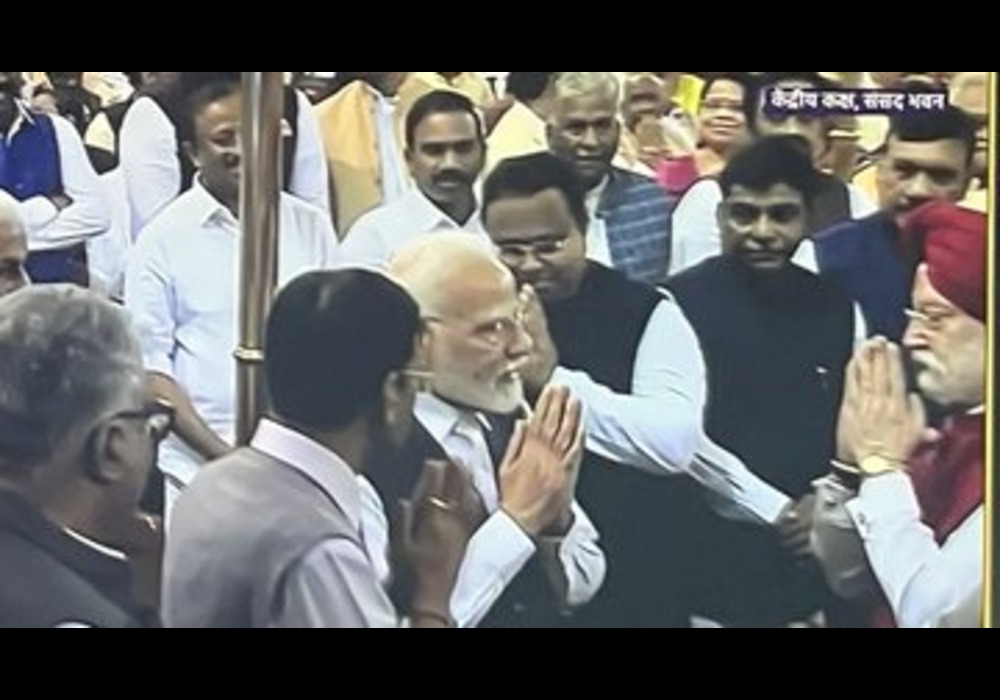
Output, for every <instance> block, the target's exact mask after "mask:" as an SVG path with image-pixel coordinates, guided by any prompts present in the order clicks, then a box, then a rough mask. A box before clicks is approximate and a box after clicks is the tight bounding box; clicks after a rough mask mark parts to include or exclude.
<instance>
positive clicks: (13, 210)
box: [0, 190, 25, 235]
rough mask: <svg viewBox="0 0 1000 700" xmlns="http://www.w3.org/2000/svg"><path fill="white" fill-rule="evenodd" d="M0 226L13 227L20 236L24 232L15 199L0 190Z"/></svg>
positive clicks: (19, 210)
mask: <svg viewBox="0 0 1000 700" xmlns="http://www.w3.org/2000/svg"><path fill="white" fill-rule="evenodd" d="M0 224H8V225H9V226H13V227H14V228H15V229H16V230H17V231H19V232H20V233H21V234H22V235H23V234H24V232H25V227H24V219H23V218H21V207H20V205H19V204H18V201H17V200H16V199H14V198H13V197H12V196H11V195H9V194H7V192H5V191H4V190H0Z"/></svg>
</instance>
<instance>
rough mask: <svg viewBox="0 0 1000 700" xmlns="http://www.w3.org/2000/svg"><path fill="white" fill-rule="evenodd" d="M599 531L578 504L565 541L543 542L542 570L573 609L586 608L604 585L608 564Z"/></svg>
mask: <svg viewBox="0 0 1000 700" xmlns="http://www.w3.org/2000/svg"><path fill="white" fill-rule="evenodd" d="M599 539H600V536H599V535H598V533H597V528H596V527H594V524H593V523H592V522H591V520H590V518H588V517H587V514H586V513H585V512H584V511H583V508H581V507H580V505H579V504H578V503H574V504H573V527H571V528H570V531H569V532H568V533H567V535H566V537H564V538H545V537H543V538H541V540H540V541H539V543H538V547H539V549H538V554H539V557H541V559H540V561H541V564H542V567H543V568H544V569H545V570H546V572H547V575H548V577H549V579H550V580H552V581H553V583H554V585H555V586H556V590H557V592H558V595H559V598H560V601H561V603H562V604H563V605H564V606H565V607H566V608H569V609H572V608H579V607H581V606H583V605H586V604H587V603H589V602H590V601H591V600H593V599H594V596H596V595H597V592H598V591H600V590H601V586H602V585H603V584H604V578H605V576H606V575H607V571H608V569H607V561H606V560H605V558H604V552H603V551H601V548H600V546H599V544H598V540H599Z"/></svg>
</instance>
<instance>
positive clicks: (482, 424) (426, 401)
mask: <svg viewBox="0 0 1000 700" xmlns="http://www.w3.org/2000/svg"><path fill="white" fill-rule="evenodd" d="M414 413H415V414H416V416H417V420H419V421H420V423H421V425H423V426H424V428H426V429H427V432H429V433H430V434H431V437H433V438H434V439H435V440H436V441H437V442H438V444H439V445H441V446H445V445H447V443H448V440H449V438H450V437H451V436H454V435H456V434H458V433H459V431H460V430H461V429H462V428H463V427H465V428H470V427H476V428H479V429H480V430H485V431H489V430H492V426H491V425H490V422H489V419H488V418H487V417H486V416H484V415H483V414H482V413H472V412H470V411H466V410H463V409H461V408H456V407H455V406H453V405H451V404H450V403H448V402H447V401H445V400H444V399H441V398H439V397H437V396H434V395H433V394H420V395H419V396H417V404H416V407H415V410H414Z"/></svg>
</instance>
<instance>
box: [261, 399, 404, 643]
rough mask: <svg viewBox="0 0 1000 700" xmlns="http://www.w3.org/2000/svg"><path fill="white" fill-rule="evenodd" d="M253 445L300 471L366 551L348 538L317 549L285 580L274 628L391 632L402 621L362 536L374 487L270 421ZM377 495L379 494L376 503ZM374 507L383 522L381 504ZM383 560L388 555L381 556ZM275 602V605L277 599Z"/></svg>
mask: <svg viewBox="0 0 1000 700" xmlns="http://www.w3.org/2000/svg"><path fill="white" fill-rule="evenodd" d="M252 446H253V448H254V449H256V450H258V451H259V452H263V453H264V454H267V455H270V456H271V457H273V458H275V459H277V460H278V461H280V462H282V463H284V464H286V465H288V466H289V467H292V468H293V469H295V470H296V471H298V472H300V473H302V474H303V475H304V476H305V477H306V478H307V479H309V481H310V482H311V483H313V484H316V485H317V487H318V488H320V489H322V490H323V492H324V493H325V494H326V495H327V496H328V497H329V498H330V499H331V500H333V502H334V503H336V504H337V505H338V506H339V507H340V508H341V510H342V511H343V513H344V514H345V515H346V516H347V520H348V522H349V523H350V524H351V526H352V528H353V529H354V531H355V532H357V533H358V535H359V536H360V538H361V540H362V541H363V542H365V544H366V547H365V549H362V548H359V547H358V546H357V545H356V544H355V543H353V542H350V541H348V540H346V539H344V538H338V539H334V540H328V541H325V542H320V543H319V544H317V545H315V546H314V547H313V548H312V549H311V550H310V551H309V552H308V553H307V554H306V556H305V557H303V558H302V560H301V561H299V562H298V563H297V564H296V565H295V566H294V567H292V569H291V571H289V573H288V575H287V576H286V577H285V579H284V582H283V585H282V587H281V588H282V590H281V592H280V599H281V601H280V602H281V604H280V605H275V606H274V609H275V610H276V611H279V612H276V613H275V619H273V620H272V621H271V625H272V626H273V627H282V628H303V627H305V628H322V627H326V628H392V627H399V625H400V620H399V617H398V615H397V613H396V610H395V608H394V607H393V605H392V602H391V601H390V600H389V597H388V594H387V593H386V591H385V588H384V587H383V586H382V581H381V580H380V579H379V577H378V574H377V572H376V568H375V566H374V563H373V561H372V559H371V558H370V557H369V555H368V552H367V551H366V550H367V549H368V547H367V540H366V539H365V532H364V523H363V521H364V506H363V504H362V501H363V494H364V491H365V488H366V487H367V489H368V491H369V492H371V486H370V484H368V482H367V481H366V480H365V479H364V477H361V476H357V475H355V473H354V471H353V470H352V469H351V468H350V467H349V466H348V465H347V463H345V462H344V461H343V460H342V459H341V458H340V457H339V456H338V455H336V454H334V453H333V452H331V451H330V450H328V449H326V448H325V447H323V446H322V445H320V444H318V443H316V442H313V441H312V440H310V439H309V438H307V437H306V436H304V435H301V434H300V433H297V432H295V431H294V430H291V429H289V428H286V427H284V426H282V425H278V424H277V423H274V422H272V421H270V420H266V419H265V420H263V421H261V424H260V427H259V428H258V429H257V433H256V435H255V436H254V439H253V443H252ZM377 498H378V497H377V496H376V499H377ZM375 507H376V508H377V509H378V510H379V512H380V513H381V515H382V518H383V519H384V518H385V512H384V511H383V510H382V505H381V502H378V503H377V504H376V505H375ZM380 558H381V559H383V560H384V559H385V555H384V554H382V555H380ZM276 602H277V601H276Z"/></svg>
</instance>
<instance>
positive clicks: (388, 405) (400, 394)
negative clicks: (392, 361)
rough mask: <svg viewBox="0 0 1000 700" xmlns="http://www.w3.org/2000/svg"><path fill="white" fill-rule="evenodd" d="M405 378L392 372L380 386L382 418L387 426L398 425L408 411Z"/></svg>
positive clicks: (398, 373) (407, 390) (399, 373)
mask: <svg viewBox="0 0 1000 700" xmlns="http://www.w3.org/2000/svg"><path fill="white" fill-rule="evenodd" d="M408 392H409V389H408V386H407V380H406V377H404V376H403V374H402V373H401V372H392V373H391V374H389V376H388V377H386V379H385V383H384V384H383V385H382V407H383V408H382V410H383V411H384V412H385V415H384V416H383V418H384V419H385V422H386V424H387V425H390V426H396V425H399V424H400V423H401V422H402V421H403V420H404V419H405V417H406V412H407V411H409V410H410V408H409V402H408V398H409V397H408Z"/></svg>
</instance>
